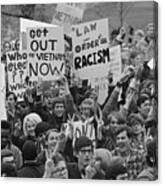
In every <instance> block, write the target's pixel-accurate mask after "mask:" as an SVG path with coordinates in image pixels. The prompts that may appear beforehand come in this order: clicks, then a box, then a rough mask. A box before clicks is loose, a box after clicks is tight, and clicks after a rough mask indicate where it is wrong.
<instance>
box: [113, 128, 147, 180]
mask: <svg viewBox="0 0 163 186" xmlns="http://www.w3.org/2000/svg"><path fill="white" fill-rule="evenodd" d="M131 137H132V131H131V129H130V128H129V127H127V126H122V127H121V128H119V129H118V130H117V132H116V144H117V147H116V149H115V150H113V151H112V155H113V156H119V157H121V158H122V159H123V162H124V165H125V167H126V168H127V176H126V178H125V179H126V180H134V179H136V177H137V176H138V174H139V173H140V172H141V171H142V170H143V168H144V167H145V165H146V161H145V158H144V155H143V154H142V153H141V152H139V150H137V149H133V148H132V147H131V144H130V143H131Z"/></svg>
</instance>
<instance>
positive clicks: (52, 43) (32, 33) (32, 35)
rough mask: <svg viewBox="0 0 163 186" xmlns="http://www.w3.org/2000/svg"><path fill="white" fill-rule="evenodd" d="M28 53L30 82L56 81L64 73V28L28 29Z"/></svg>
mask: <svg viewBox="0 0 163 186" xmlns="http://www.w3.org/2000/svg"><path fill="white" fill-rule="evenodd" d="M27 51H28V55H29V56H28V57H29V65H28V75H29V77H30V80H32V81H38V79H41V80H42V81H50V80H55V78H56V76H58V74H59V73H64V68H65V66H64V63H65V55H64V35H63V28H62V27H56V28H53V27H34V28H28V29H27Z"/></svg>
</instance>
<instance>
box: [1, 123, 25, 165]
mask: <svg viewBox="0 0 163 186" xmlns="http://www.w3.org/2000/svg"><path fill="white" fill-rule="evenodd" d="M4 149H8V150H10V151H11V152H12V153H13V157H14V161H15V163H16V168H17V169H19V168H20V167H21V166H22V153H21V151H20V150H19V148H18V147H16V146H15V145H13V144H12V140H11V125H10V123H9V122H8V121H5V120H2V121H1V150H4Z"/></svg>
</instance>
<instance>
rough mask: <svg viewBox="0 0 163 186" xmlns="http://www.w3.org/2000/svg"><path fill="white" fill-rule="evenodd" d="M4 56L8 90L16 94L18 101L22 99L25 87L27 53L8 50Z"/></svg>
mask: <svg viewBox="0 0 163 186" xmlns="http://www.w3.org/2000/svg"><path fill="white" fill-rule="evenodd" d="M6 56H7V73H8V86H9V91H12V92H14V93H15V94H16V96H17V99H18V101H22V100H23V95H24V92H25V88H26V84H25V78H26V76H27V64H28V63H27V53H26V52H18V51H16V52H13V51H12V52H8V53H7V54H6Z"/></svg>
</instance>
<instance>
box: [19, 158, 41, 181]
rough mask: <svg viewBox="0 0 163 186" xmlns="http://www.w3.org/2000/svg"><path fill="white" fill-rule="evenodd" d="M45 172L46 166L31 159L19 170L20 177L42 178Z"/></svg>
mask: <svg viewBox="0 0 163 186" xmlns="http://www.w3.org/2000/svg"><path fill="white" fill-rule="evenodd" d="M43 174H44V166H43V165H41V164H39V163H37V162H34V161H31V162H26V163H24V165H23V167H22V168H21V169H19V170H18V174H17V175H18V177H22V178H42V177H43Z"/></svg>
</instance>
